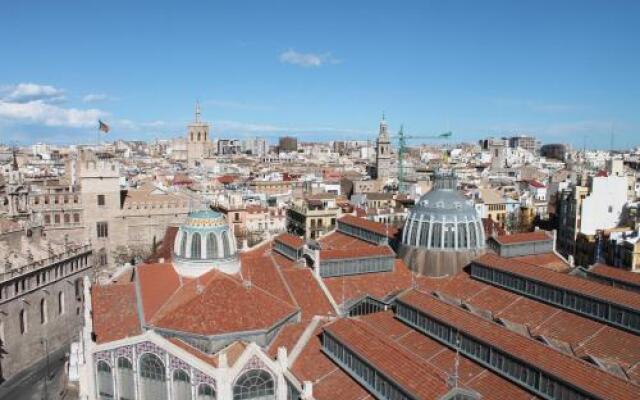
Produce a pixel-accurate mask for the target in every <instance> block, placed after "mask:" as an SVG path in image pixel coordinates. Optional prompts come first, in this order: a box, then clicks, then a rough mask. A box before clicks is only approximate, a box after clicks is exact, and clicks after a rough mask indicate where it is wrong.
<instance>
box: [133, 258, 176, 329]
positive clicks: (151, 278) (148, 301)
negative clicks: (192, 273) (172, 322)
mask: <svg viewBox="0 0 640 400" xmlns="http://www.w3.org/2000/svg"><path fill="white" fill-rule="evenodd" d="M136 277H137V279H138V282H139V283H140V293H139V295H140V297H141V300H142V310H143V314H144V315H143V317H144V319H145V320H146V321H149V320H150V319H151V318H152V317H153V316H154V315H155V313H156V312H157V311H158V310H159V309H160V307H162V305H163V304H164V303H165V302H166V301H167V299H168V298H170V297H171V296H172V295H173V294H174V293H175V292H176V291H177V290H178V289H179V288H180V277H179V276H178V274H177V273H176V271H175V270H174V269H173V265H171V264H169V263H165V264H142V265H140V266H138V267H136Z"/></svg>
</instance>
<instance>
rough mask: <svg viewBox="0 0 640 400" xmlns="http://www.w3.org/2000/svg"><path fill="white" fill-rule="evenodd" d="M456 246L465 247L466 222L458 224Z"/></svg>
mask: <svg viewBox="0 0 640 400" xmlns="http://www.w3.org/2000/svg"><path fill="white" fill-rule="evenodd" d="M458 248H462V249H466V248H467V224H466V223H464V222H461V223H459V224H458Z"/></svg>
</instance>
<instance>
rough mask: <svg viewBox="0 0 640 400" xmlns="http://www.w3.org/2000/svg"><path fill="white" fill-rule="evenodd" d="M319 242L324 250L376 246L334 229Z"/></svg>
mask: <svg viewBox="0 0 640 400" xmlns="http://www.w3.org/2000/svg"><path fill="white" fill-rule="evenodd" d="M318 243H320V246H321V247H322V249H324V250H330V249H355V248H356V247H358V248H359V247H369V246H374V245H373V244H371V243H369V242H365V241H364V240H360V239H358V238H356V237H353V236H349V235H347V234H344V233H342V232H338V231H333V232H331V233H328V234H326V235H324V236H323V237H321V238H320V239H318Z"/></svg>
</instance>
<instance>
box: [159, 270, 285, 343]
mask: <svg viewBox="0 0 640 400" xmlns="http://www.w3.org/2000/svg"><path fill="white" fill-rule="evenodd" d="M295 312H297V309H296V307H294V306H292V305H291V304H289V303H287V302H284V301H282V300H280V299H279V298H277V297H276V296H274V295H272V294H270V293H268V292H267V291H265V290H264V289H261V288H260V287H259V286H257V285H251V286H246V285H244V284H243V282H242V281H241V280H240V279H238V278H236V277H233V276H229V275H226V274H224V273H222V272H219V271H216V270H212V271H210V272H208V273H206V274H204V275H203V276H201V277H200V278H199V279H198V280H197V281H196V280H190V281H188V282H185V283H184V284H183V285H182V286H181V287H180V289H179V290H178V291H176V293H175V294H173V295H172V296H171V297H170V298H168V299H167V300H166V301H165V302H164V304H163V305H162V309H161V310H159V311H158V312H157V313H156V314H155V315H153V318H152V319H150V321H149V322H148V323H149V324H150V325H153V326H157V327H161V328H167V329H173V330H177V331H184V332H191V333H196V334H202V335H217V334H223V333H229V332H240V331H253V330H261V329H267V328H270V327H272V326H273V325H275V324H276V323H277V322H279V321H281V320H283V319H284V318H286V317H288V316H290V315H292V314H294V313H295Z"/></svg>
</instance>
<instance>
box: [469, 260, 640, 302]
mask: <svg viewBox="0 0 640 400" xmlns="http://www.w3.org/2000/svg"><path fill="white" fill-rule="evenodd" d="M473 262H475V263H478V264H481V265H485V266H487V267H490V268H495V269H498V270H501V271H506V272H509V273H512V274H514V275H518V276H522V277H526V278H529V279H534V280H537V281H540V282H544V283H548V284H550V285H553V286H556V287H560V288H563V289H566V290H571V291H574V292H576V293H580V294H584V295H586V296H589V297H592V298H597V299H601V300H604V301H607V302H611V303H614V304H618V305H622V306H625V307H629V308H631V309H634V310H640V294H637V293H634V292H629V291H626V290H623V289H618V288H614V287H611V286H607V285H602V284H600V283H596V282H593V281H589V280H587V279H584V278H580V277H577V276H572V275H567V274H561V273H557V272H553V271H550V270H547V269H545V268H538V267H536V266H533V265H531V264H527V263H523V262H520V261H517V260H513V259H506V258H502V257H500V256H497V255H495V254H484V255H482V256H480V257H478V258H476V259H475V260H474V261H473Z"/></svg>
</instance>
